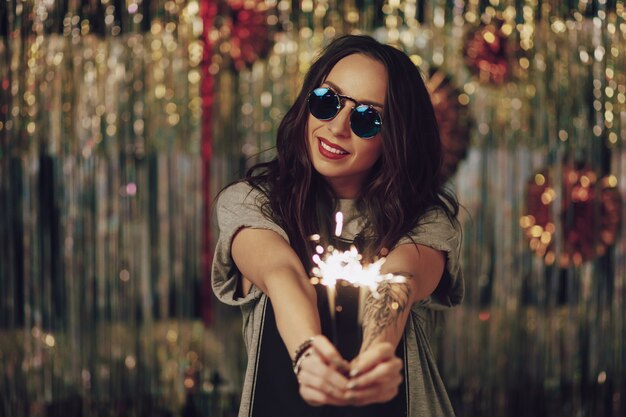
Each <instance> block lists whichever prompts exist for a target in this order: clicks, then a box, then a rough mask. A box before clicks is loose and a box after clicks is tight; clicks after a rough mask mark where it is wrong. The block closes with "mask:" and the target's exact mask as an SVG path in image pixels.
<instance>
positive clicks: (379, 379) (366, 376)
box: [347, 342, 403, 406]
mask: <svg viewBox="0 0 626 417" xmlns="http://www.w3.org/2000/svg"><path fill="white" fill-rule="evenodd" d="M350 369H351V371H350V382H349V383H348V393H347V399H348V403H349V404H351V405H358V406H362V405H367V404H373V403H384V402H387V401H389V400H391V399H392V398H393V397H395V396H396V394H397V393H398V387H399V386H400V384H401V383H402V379H403V378H402V374H401V371H402V360H400V358H398V357H396V356H395V352H394V348H393V345H392V344H391V343H388V342H379V343H375V344H373V345H371V346H370V347H369V348H368V349H367V350H366V351H364V352H361V353H360V354H359V356H357V357H356V358H355V359H354V360H353V361H352V362H351V364H350Z"/></svg>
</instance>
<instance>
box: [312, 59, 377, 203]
mask: <svg viewBox="0 0 626 417" xmlns="http://www.w3.org/2000/svg"><path fill="white" fill-rule="evenodd" d="M322 86H324V87H330V88H332V89H333V90H334V91H335V92H336V93H338V94H341V95H345V96H349V97H351V98H353V99H354V100H356V101H358V102H359V103H361V104H370V105H372V106H374V108H375V109H376V110H377V111H378V112H379V113H380V115H381V116H382V114H383V105H384V104H385V94H386V92H387V70H386V69H385V67H384V65H383V64H382V63H381V62H379V61H376V60H374V59H372V58H370V57H368V56H366V55H363V54H353V55H349V56H347V57H345V58H343V59H341V60H340V61H339V62H337V64H335V66H334V67H333V69H332V70H331V71H330V73H329V74H328V76H327V77H326V80H325V81H324V83H323V84H322ZM355 106H356V104H355V103H354V102H352V101H350V100H345V101H344V106H343V108H342V109H341V110H339V113H338V114H337V115H336V116H335V117H334V118H332V119H331V120H326V121H323V120H318V119H316V118H315V117H314V116H313V115H311V114H310V113H309V116H308V121H307V141H308V146H309V154H310V155H311V161H312V163H313V167H314V168H315V170H316V171H317V172H318V173H319V174H320V175H322V176H323V177H324V178H326V180H327V181H328V183H329V184H330V186H331V187H332V188H333V190H334V191H335V194H336V195H337V197H339V198H355V197H356V196H358V194H359V191H360V189H361V187H362V185H363V182H364V181H365V178H366V177H367V175H368V173H369V171H370V170H371V168H372V166H373V165H374V164H375V163H376V161H377V160H378V158H379V157H380V155H381V153H382V140H381V134H380V132H379V133H377V134H376V135H375V136H373V137H371V138H367V139H363V138H360V137H359V136H357V135H356V134H355V133H354V132H353V131H352V130H351V129H350V112H351V111H352V108H353V107H355ZM383 125H384V121H383Z"/></svg>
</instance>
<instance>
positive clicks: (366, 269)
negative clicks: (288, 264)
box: [311, 212, 406, 343]
mask: <svg viewBox="0 0 626 417" xmlns="http://www.w3.org/2000/svg"><path fill="white" fill-rule="evenodd" d="M335 221H336V224H337V225H336V227H335V236H340V235H341V232H342V230H343V214H342V213H341V212H337V214H336V215H335ZM311 239H312V240H314V241H316V242H319V240H320V236H319V235H313V236H311ZM315 252H316V253H315V255H313V262H314V263H315V265H316V266H315V267H313V269H312V271H311V272H312V273H313V277H312V279H311V280H312V282H313V283H314V284H322V285H324V286H325V287H326V294H327V296H328V305H329V310H330V319H331V326H332V332H333V342H335V343H337V324H336V319H335V317H336V315H335V314H336V311H337V309H338V307H337V305H336V304H337V299H336V297H337V281H339V280H342V281H344V282H345V283H346V284H348V285H353V286H355V287H358V289H359V299H358V313H357V314H358V325H359V327H360V326H361V325H362V323H363V311H364V307H365V302H366V299H367V297H368V296H369V295H370V294H371V295H372V296H373V297H374V298H380V297H381V295H380V293H379V292H378V289H379V286H380V285H381V284H382V283H401V282H404V281H405V280H406V278H405V277H404V276H401V275H394V274H391V273H388V274H381V272H380V270H381V267H382V265H383V264H384V263H385V261H386V258H385V257H381V258H378V259H377V260H376V261H374V262H371V263H366V264H364V263H363V262H362V260H363V257H362V255H361V254H360V253H359V251H358V250H357V248H356V246H354V245H351V246H350V249H349V250H347V251H340V250H338V249H336V248H334V247H333V246H332V245H331V246H328V247H327V248H324V247H323V246H322V245H319V244H318V245H317V246H316V247H315Z"/></svg>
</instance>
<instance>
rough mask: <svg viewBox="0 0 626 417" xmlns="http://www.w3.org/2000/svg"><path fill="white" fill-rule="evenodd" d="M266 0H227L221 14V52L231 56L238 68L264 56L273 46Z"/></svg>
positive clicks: (236, 68)
mask: <svg viewBox="0 0 626 417" xmlns="http://www.w3.org/2000/svg"><path fill="white" fill-rule="evenodd" d="M267 8H268V6H267V4H266V2H265V1H264V0H245V1H244V0H228V1H226V2H225V3H224V10H221V11H220V16H221V17H222V18H223V19H224V20H223V21H222V25H221V27H220V35H221V38H222V45H220V48H219V49H220V51H221V52H223V53H226V54H228V55H229V56H230V58H231V60H232V63H233V66H234V67H235V70H237V71H239V70H241V69H243V68H245V67H246V66H250V65H252V64H253V63H254V62H255V61H256V60H258V59H259V58H263V57H265V56H266V55H267V54H268V52H269V51H270V48H271V42H270V36H269V35H270V33H269V27H268V24H267V17H268V13H267V10H268V9H267Z"/></svg>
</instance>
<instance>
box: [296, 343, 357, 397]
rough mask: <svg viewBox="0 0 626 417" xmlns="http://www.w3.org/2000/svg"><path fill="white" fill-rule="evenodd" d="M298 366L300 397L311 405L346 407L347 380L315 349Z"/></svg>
mask: <svg viewBox="0 0 626 417" xmlns="http://www.w3.org/2000/svg"><path fill="white" fill-rule="evenodd" d="M306 355H307V356H306V357H304V358H303V360H302V362H301V365H300V372H299V373H298V382H299V383H300V395H301V396H302V398H303V399H304V400H305V401H306V402H307V403H309V404H311V405H322V404H330V405H348V401H347V399H346V393H347V386H348V379H347V378H346V377H345V376H344V375H343V374H342V373H340V372H339V371H338V370H337V369H336V368H335V367H334V366H333V365H332V364H328V363H327V360H326V358H325V357H323V356H322V355H320V354H319V353H318V351H317V350H316V349H311V350H310V351H309V352H307V353H306Z"/></svg>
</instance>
